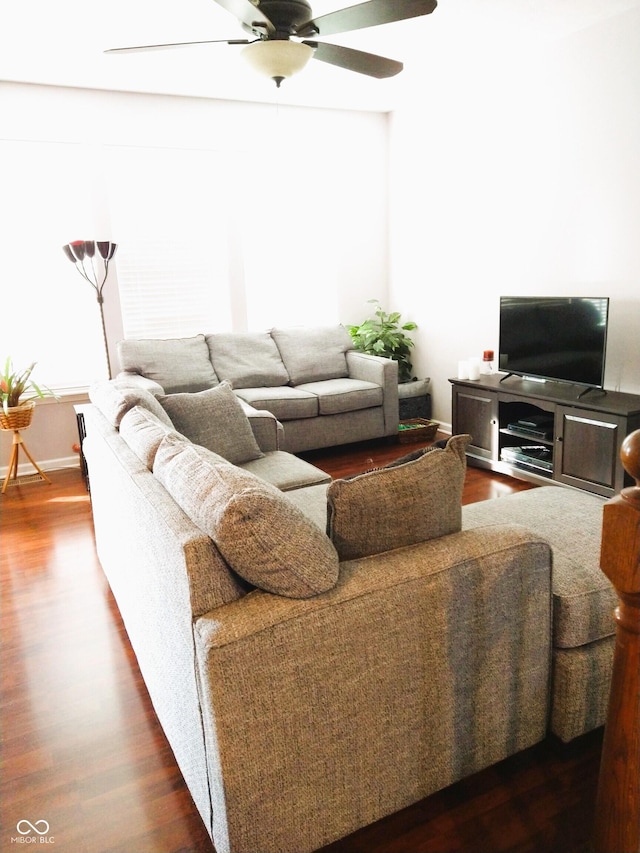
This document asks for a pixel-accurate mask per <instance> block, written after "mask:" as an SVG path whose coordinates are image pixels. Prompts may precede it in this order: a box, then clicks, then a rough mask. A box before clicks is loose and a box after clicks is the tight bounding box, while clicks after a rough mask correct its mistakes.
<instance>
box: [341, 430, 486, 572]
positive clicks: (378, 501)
mask: <svg viewBox="0 0 640 853" xmlns="http://www.w3.org/2000/svg"><path fill="white" fill-rule="evenodd" d="M468 443H469V436H468V435H457V436H453V437H452V438H450V439H449V441H448V442H447V446H446V447H445V448H444V449H437V450H431V451H430V452H428V453H424V454H422V455H421V456H418V458H415V459H411V460H410V461H408V462H405V463H404V464H401V465H391V466H389V467H387V468H381V469H379V470H376V471H371V472H370V473H367V474H361V475H360V476H359V477H354V478H352V479H350V480H335V481H334V482H333V483H331V485H330V486H329V488H328V490H327V532H328V534H329V536H330V538H331V540H332V542H333V544H334V545H335V546H336V549H337V551H338V554H339V555H340V559H341V560H353V559H356V558H358V557H366V556H368V555H369V554H377V553H380V552H382V551H390V550H392V549H393V548H402V547H405V546H406V545H414V544H416V543H418V542H424V541H426V540H427V539H435V538H437V537H439V536H445V535H447V534H449V533H456V532H458V531H459V530H460V529H461V526H462V487H463V485H464V476H465V471H466V456H465V450H466V447H467V444H468Z"/></svg>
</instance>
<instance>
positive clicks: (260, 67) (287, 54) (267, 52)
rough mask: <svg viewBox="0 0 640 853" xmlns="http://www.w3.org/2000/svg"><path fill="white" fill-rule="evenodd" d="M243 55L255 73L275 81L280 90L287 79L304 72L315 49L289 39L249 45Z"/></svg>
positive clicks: (257, 42) (244, 49) (243, 50)
mask: <svg viewBox="0 0 640 853" xmlns="http://www.w3.org/2000/svg"><path fill="white" fill-rule="evenodd" d="M242 55H243V56H244V58H245V59H246V60H247V62H248V63H249V65H251V66H252V68H253V69H254V70H255V71H257V72H258V73H259V74H264V75H265V76H266V77H271V79H272V80H275V83H276V86H278V88H279V87H280V83H282V81H283V80H285V79H286V78H287V77H291V76H292V75H293V74H297V73H298V71H302V69H303V68H304V67H305V65H306V64H307V62H308V61H309V60H310V59H311V57H312V56H313V48H312V47H310V46H309V45H308V44H303V43H301V42H296V41H289V40H288V39H273V40H269V41H254V42H252V43H251V44H248V45H247V46H246V47H244V48H243V49H242Z"/></svg>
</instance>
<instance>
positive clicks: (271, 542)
mask: <svg viewBox="0 0 640 853" xmlns="http://www.w3.org/2000/svg"><path fill="white" fill-rule="evenodd" d="M153 473H154V475H155V476H156V477H157V478H158V479H159V480H160V482H161V483H162V484H163V485H164V487H165V488H166V489H167V491H168V492H169V494H170V495H171V496H172V497H173V499H174V500H175V501H176V503H177V504H178V505H179V506H180V507H181V508H182V510H183V511H184V512H185V513H186V514H187V515H188V516H189V517H190V518H191V519H192V521H193V522H194V523H195V524H197V526H198V527H199V528H200V529H201V530H203V531H204V532H205V533H206V534H207V535H208V536H210V537H211V539H212V540H213V541H214V542H215V544H216V546H217V547H218V550H219V551H220V553H221V554H222V556H223V557H224V559H225V560H226V561H227V563H228V564H229V566H230V567H231V568H232V569H233V570H234V571H235V572H237V573H238V574H239V575H240V576H241V577H242V578H244V579H245V580H246V581H248V582H249V583H250V584H253V585H254V586H256V587H258V588H259V589H262V590H265V591H266V592H271V593H274V594H276V595H283V596H287V597H288V598H309V597H311V596H314V595H318V594H320V593H322V592H326V591H327V590H329V589H332V588H333V587H334V586H335V585H336V583H337V581H338V573H339V562H338V555H337V553H336V551H335V548H334V547H333V545H332V544H331V541H330V540H329V538H328V537H327V535H326V534H325V533H323V532H322V531H321V530H319V529H318V527H317V525H315V524H314V523H313V522H312V521H310V520H309V519H308V518H307V517H306V516H305V515H304V513H302V512H301V510H299V509H298V508H297V507H295V506H294V505H293V504H292V503H291V502H289V501H287V499H286V498H285V496H284V494H283V493H282V492H281V491H279V489H277V488H276V487H275V486H272V485H271V484H270V483H265V482H264V481H263V480H260V479H259V478H258V477H255V476H254V475H253V474H251V473H250V472H248V471H243V470H242V469H241V468H238V467H236V466H235V465H231V464H229V463H228V462H227V461H226V460H224V459H222V458H221V457H219V456H217V455H216V454H214V453H211V452H210V451H207V450H206V449H205V448H202V447H196V446H195V445H192V444H187V443H185V442H183V441H180V440H177V439H176V438H175V437H174V436H166V437H165V438H164V439H163V440H162V442H161V444H160V447H159V448H158V452H157V453H156V459H155V463H154V468H153Z"/></svg>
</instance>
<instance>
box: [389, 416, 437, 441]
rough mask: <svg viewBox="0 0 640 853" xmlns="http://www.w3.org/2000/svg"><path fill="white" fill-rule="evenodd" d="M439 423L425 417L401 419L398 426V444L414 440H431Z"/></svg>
mask: <svg viewBox="0 0 640 853" xmlns="http://www.w3.org/2000/svg"><path fill="white" fill-rule="evenodd" d="M439 426H440V424H439V423H438V422H437V421H430V420H427V419H426V418H409V419H408V420H406V421H401V422H400V426H399V427H398V441H399V442H400V444H411V443H412V442H414V441H433V440H434V438H435V437H436V433H437V432H438V427H439Z"/></svg>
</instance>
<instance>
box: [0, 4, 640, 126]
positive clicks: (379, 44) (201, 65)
mask: <svg viewBox="0 0 640 853" xmlns="http://www.w3.org/2000/svg"><path fill="white" fill-rule="evenodd" d="M345 5H351V3H348V2H347V3H345V2H340V0H315V2H313V12H314V15H316V16H319V15H321V14H324V13H326V12H328V11H332V10H334V9H337V8H342V6H345ZM638 7H640V0H439V6H438V8H437V9H436V10H435V11H434V12H433V14H432V15H428V16H425V17H423V18H418V19H414V20H411V21H403V22H399V23H395V24H387V25H385V26H381V27H374V28H371V29H367V30H360V31H358V32H354V33H345V34H342V35H340V36H333V37H331V38H329V39H327V41H331V42H334V43H336V44H343V45H346V46H347V47H354V48H357V49H360V50H365V51H368V52H371V53H379V54H381V55H383V56H388V57H390V58H392V59H397V60H400V61H402V62H404V65H405V68H404V71H403V72H402V73H401V74H399V75H398V76H397V77H394V78H391V79H389V80H373V79H371V78H368V77H364V76H363V75H360V74H354V73H351V72H348V71H345V70H343V69H338V68H334V67H332V66H329V65H327V64H326V63H321V62H317V61H315V62H314V61H313V60H312V61H311V62H310V63H309V65H308V66H307V68H306V69H305V70H304V71H303V72H301V73H300V74H299V75H298V76H297V77H294V78H291V79H290V80H286V81H285V82H284V83H283V84H282V88H281V89H279V90H277V89H276V88H275V85H274V83H273V82H272V81H270V80H267V79H266V78H262V77H260V76H258V75H256V73H255V72H254V71H252V70H251V69H250V68H249V67H248V66H247V65H246V64H245V61H244V60H243V58H242V57H241V56H240V50H241V48H239V47H235V46H230V45H225V44H219V45H208V46H201V47H191V48H180V49H173V50H164V51H149V52H146V53H134V54H120V55H118V54H116V55H113V54H111V55H105V54H104V53H103V51H104V50H105V49H106V48H109V47H121V46H129V45H140V44H156V43H164V42H167V41H170V42H175V41H193V40H202V39H231V38H246V36H247V34H246V33H245V31H244V30H243V29H242V28H241V27H240V25H239V23H238V22H237V21H236V20H235V18H234V17H233V16H232V15H230V13H229V12H227V11H225V10H224V9H223V8H221V7H220V6H218V5H217V3H216V2H215V0H110V2H109V3H105V2H104V0H103V2H87V0H3V4H2V13H1V17H0V80H10V81H20V82H29V83H44V84H52V85H60V86H80V87H87V88H98V89H113V90H121V91H135V92H151V93H162V94H175V95H194V96H200V97H209V98H225V99H229V98H230V99H234V100H244V101H259V102H268V103H281V104H307V105H310V106H325V107H334V108H347V109H368V110H383V111H386V110H390V109H394V108H395V107H397V106H398V105H399V104H400V103H401V102H402V100H403V99H404V98H405V97H408V96H409V93H411V92H413V95H414V97H415V91H416V86H424V85H425V84H428V81H427V75H428V74H429V72H430V71H432V70H433V65H434V62H435V61H436V59H437V56H438V54H440V53H441V52H442V51H446V50H448V49H449V48H451V46H453V45H455V46H456V48H458V47H459V45H460V40H461V39H462V40H465V39H466V40H469V39H473V40H474V41H475V42H476V43H477V42H478V41H479V40H481V41H482V42H483V43H486V44H490V43H491V41H492V40H494V39H507V38H509V37H514V38H516V37H517V39H527V40H529V39H536V40H539V39H557V38H562V37H564V36H566V35H569V34H570V33H572V32H575V31H577V30H580V29H583V28H585V27H589V26H592V25H593V24H595V23H598V22H599V21H601V20H604V19H606V18H609V17H613V16H615V15H619V14H621V13H623V12H625V11H627V10H629V9H631V8H638Z"/></svg>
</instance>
